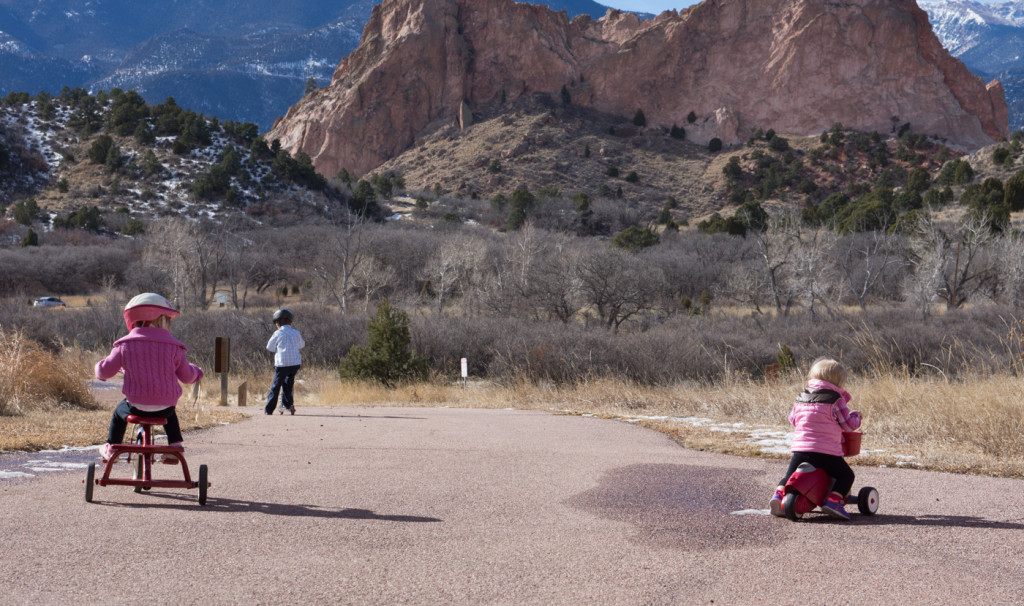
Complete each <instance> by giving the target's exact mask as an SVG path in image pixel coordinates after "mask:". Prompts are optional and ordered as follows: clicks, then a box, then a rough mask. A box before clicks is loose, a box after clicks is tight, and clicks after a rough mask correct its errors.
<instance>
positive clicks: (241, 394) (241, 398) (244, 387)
mask: <svg viewBox="0 0 1024 606" xmlns="http://www.w3.org/2000/svg"><path fill="white" fill-rule="evenodd" d="M248 391H249V382H248V381H243V382H242V384H241V385H239V386H238V405H239V406H245V398H246V395H247V394H246V392H248Z"/></svg>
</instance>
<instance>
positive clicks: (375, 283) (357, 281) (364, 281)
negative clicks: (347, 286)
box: [350, 256, 395, 312]
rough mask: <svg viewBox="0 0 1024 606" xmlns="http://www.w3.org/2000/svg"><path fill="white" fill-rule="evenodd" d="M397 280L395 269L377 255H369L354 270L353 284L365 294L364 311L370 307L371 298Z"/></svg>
mask: <svg viewBox="0 0 1024 606" xmlns="http://www.w3.org/2000/svg"><path fill="white" fill-rule="evenodd" d="M394 281H395V270H394V269H392V268H391V267H389V266H387V265H384V264H383V263H381V262H380V261H378V260H377V259H376V257H371V256H367V257H366V259H365V260H364V261H363V262H362V263H360V264H359V265H358V266H357V267H356V269H355V271H354V272H352V278H351V281H350V283H351V286H352V290H353V291H355V292H360V293H362V295H363V311H364V312H368V311H369V309H370V300H371V299H375V298H376V296H377V293H380V292H382V291H384V290H385V289H387V288H388V287H389V286H391V284H392V283H394Z"/></svg>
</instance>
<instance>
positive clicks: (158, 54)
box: [0, 0, 606, 130]
mask: <svg viewBox="0 0 1024 606" xmlns="http://www.w3.org/2000/svg"><path fill="white" fill-rule="evenodd" d="M377 1H379V0H339V1H334V0H303V1H302V2H298V3H282V2H277V1H276V0H254V1H251V2H239V1H237V0H222V1H217V2H210V1H205V0H176V1H174V2H138V1H137V0H0V95H6V94H7V93H10V92H29V93H31V94H35V93H37V92H39V91H40V90H45V91H48V92H50V93H51V94H57V93H59V92H60V91H61V89H62V88H63V87H64V86H69V87H72V88H74V87H83V88H86V89H88V90H90V91H92V92H94V93H95V92H97V91H98V90H110V89H111V88H114V87H119V88H122V89H124V90H136V91H138V92H139V93H140V94H142V95H143V96H144V97H145V98H146V100H148V101H149V102H150V103H160V102H163V101H164V100H165V99H166V98H167V97H168V96H173V97H174V98H175V100H176V101H177V102H178V103H179V104H180V105H182V106H183V107H187V108H190V109H193V110H194V111H197V112H202V113H205V114H207V115H211V114H212V115H216V116H218V117H219V118H221V119H225V120H226V119H230V120H237V121H244V122H254V123H256V124H258V125H259V126H260V127H261V128H262V129H263V130H266V129H267V128H269V127H270V125H271V123H272V122H273V120H274V119H276V118H277V117H279V116H281V115H283V114H284V112H285V111H286V110H287V108H288V107H289V106H290V105H292V104H293V103H295V102H296V101H297V100H298V99H299V98H301V96H302V94H303V91H304V90H305V88H306V83H307V80H308V79H309V78H313V79H314V81H315V82H317V83H319V84H326V83H328V82H330V78H331V74H332V72H333V71H334V68H335V67H336V66H337V64H338V62H339V61H340V60H341V58H342V57H344V56H345V55H346V54H348V53H349V52H350V51H351V50H352V49H354V48H355V47H356V45H357V44H358V42H359V38H360V34H361V32H362V30H363V26H364V25H365V23H366V20H367V19H368V18H369V16H370V10H371V8H372V7H373V5H374V4H376V2H377ZM548 4H550V5H551V6H552V7H554V8H555V9H556V10H566V11H567V12H568V14H570V15H573V16H574V15H577V14H581V13H586V14H591V15H594V16H601V15H603V14H604V13H605V10H606V7H604V6H601V5H599V4H597V3H596V2H593V1H592V0H551V1H550V2H549V3H548Z"/></svg>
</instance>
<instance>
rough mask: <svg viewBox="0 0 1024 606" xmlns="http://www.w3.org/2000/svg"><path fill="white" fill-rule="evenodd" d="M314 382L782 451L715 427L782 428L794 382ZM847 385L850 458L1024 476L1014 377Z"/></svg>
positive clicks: (363, 396) (384, 400)
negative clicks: (626, 423)
mask: <svg viewBox="0 0 1024 606" xmlns="http://www.w3.org/2000/svg"><path fill="white" fill-rule="evenodd" d="M320 386H321V387H320V389H319V391H318V393H317V394H316V397H314V398H309V399H307V400H306V401H307V402H308V403H307V405H310V404H313V403H314V402H315V403H318V404H321V405H328V406H367V405H369V406H394V405H413V406H458V407H470V408H519V409H534V410H554V411H558V412H563V413H567V414H594V415H597V416H601V417H607V418H629V419H631V420H636V419H637V417H645V418H642V419H640V422H641V424H643V425H645V426H648V427H651V428H653V429H656V430H658V431H662V432H665V433H667V434H669V435H671V436H672V437H673V438H675V439H676V440H678V441H679V442H680V443H682V444H684V445H686V446H688V447H691V448H698V449H702V450H710V451H715V452H723V453H728V454H738V455H745V456H767V457H773V456H774V457H781V456H782V455H773V454H766V453H762V452H761V449H760V448H759V447H758V446H757V445H755V444H754V443H753V442H750V441H746V440H744V439H743V438H744V437H745V436H746V434H744V433H743V432H739V433H731V432H723V431H721V430H720V429H721V426H722V425H723V424H730V423H733V424H742V425H743V426H748V427H752V428H757V429H764V428H771V429H776V430H778V431H787V430H789V429H790V426H789V423H788V420H787V415H788V414H789V410H790V408H791V406H792V401H793V398H794V397H795V396H796V394H797V393H798V392H799V391H800V389H801V387H802V379H801V378H800V377H798V376H790V377H787V378H783V379H782V380H779V381H774V382H764V381H753V380H749V379H746V378H741V379H736V380H734V381H729V382H726V383H725V384H716V385H708V384H696V383H693V384H680V385H676V386H672V387H667V388H653V387H645V386H637V385H633V384H629V383H624V382H622V381H616V380H611V379H605V380H598V381H592V382H589V383H587V384H585V385H580V386H576V387H556V386H544V385H535V384H530V383H522V384H519V385H516V386H513V387H500V386H496V385H488V384H482V383H470V384H469V385H468V386H467V388H465V389H463V388H462V387H461V386H460V385H454V384H438V383H431V384H416V385H407V386H403V387H399V388H398V389H394V390H388V389H384V388H383V387H380V386H376V385H372V384H367V383H339V382H335V381H330V380H322V381H321V383H320ZM848 387H849V391H850V392H851V393H852V394H853V396H854V400H853V403H852V408H853V409H856V410H860V411H861V412H862V413H863V415H864V418H865V422H864V426H863V427H862V430H863V431H864V444H863V448H864V450H865V451H868V452H866V453H865V454H862V455H860V456H859V457H858V458H857V459H856V460H855V461H856V463H857V464H860V465H890V466H895V465H899V466H907V465H910V466H913V467H916V468H921V469H931V470H939V471H949V472H956V473H972V474H981V475H993V476H1001V477H1018V478H1024V440H1022V439H1021V436H1022V435H1024V398H1022V395H1024V393H1022V385H1021V383H1020V380H1019V379H1017V378H1015V377H1010V376H986V377H974V378H968V379H964V380H958V381H946V380H944V379H942V378H920V379H917V378H910V377H906V376H895V375H886V376H881V377H855V378H854V379H852V380H851V382H850V385H849V386H848ZM659 417H667V418H659ZM692 417H699V418H707V419H712V420H714V421H715V422H716V423H715V428H713V427H712V426H707V427H702V426H694V425H692V424H690V423H686V422H682V421H679V420H678V419H684V418H692ZM738 436H739V437H738Z"/></svg>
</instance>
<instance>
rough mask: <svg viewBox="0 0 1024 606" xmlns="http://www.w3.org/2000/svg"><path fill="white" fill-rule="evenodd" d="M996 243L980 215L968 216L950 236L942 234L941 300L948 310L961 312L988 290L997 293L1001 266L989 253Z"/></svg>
mask: <svg viewBox="0 0 1024 606" xmlns="http://www.w3.org/2000/svg"><path fill="white" fill-rule="evenodd" d="M995 240H996V237H995V235H994V234H993V233H992V230H991V228H989V225H988V221H987V220H986V218H985V217H984V216H983V215H981V214H978V213H968V214H967V215H965V216H964V218H963V220H961V221H960V222H959V223H957V225H956V226H955V229H954V230H953V232H952V233H951V234H946V233H945V232H942V242H943V248H944V253H945V257H946V263H945V266H944V267H943V271H942V274H941V282H940V284H939V297H940V298H942V299H943V300H944V301H945V302H946V309H959V308H960V307H962V306H963V305H964V303H966V302H967V301H968V300H970V299H971V297H973V296H974V295H977V294H978V293H981V292H982V291H984V290H985V289H991V290H994V287H993V283H994V282H995V281H996V277H997V275H998V267H997V265H996V263H995V262H994V259H993V257H992V255H991V254H989V253H990V252H991V249H992V245H993V243H994V242H995Z"/></svg>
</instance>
